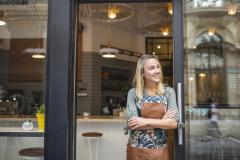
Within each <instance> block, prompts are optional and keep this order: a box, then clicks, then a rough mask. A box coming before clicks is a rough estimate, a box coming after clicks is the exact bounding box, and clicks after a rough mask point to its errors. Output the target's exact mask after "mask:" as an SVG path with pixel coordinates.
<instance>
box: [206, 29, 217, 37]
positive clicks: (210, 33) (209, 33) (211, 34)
mask: <svg viewBox="0 0 240 160" xmlns="http://www.w3.org/2000/svg"><path fill="white" fill-rule="evenodd" d="M214 34H215V29H214V28H210V29H208V35H209V36H213V35H214Z"/></svg>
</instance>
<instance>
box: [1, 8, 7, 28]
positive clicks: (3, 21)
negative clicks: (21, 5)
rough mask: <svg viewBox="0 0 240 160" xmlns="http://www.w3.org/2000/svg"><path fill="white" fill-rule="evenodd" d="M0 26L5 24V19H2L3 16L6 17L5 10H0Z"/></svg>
mask: <svg viewBox="0 0 240 160" xmlns="http://www.w3.org/2000/svg"><path fill="white" fill-rule="evenodd" d="M0 14H1V15H0V26H4V25H6V21H5V20H4V19H5V17H6V12H3V11H2V12H0Z"/></svg>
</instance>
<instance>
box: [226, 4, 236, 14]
mask: <svg viewBox="0 0 240 160" xmlns="http://www.w3.org/2000/svg"><path fill="white" fill-rule="evenodd" d="M227 10H228V15H231V16H232V15H235V14H236V13H237V6H236V5H234V4H229V5H228V7H227Z"/></svg>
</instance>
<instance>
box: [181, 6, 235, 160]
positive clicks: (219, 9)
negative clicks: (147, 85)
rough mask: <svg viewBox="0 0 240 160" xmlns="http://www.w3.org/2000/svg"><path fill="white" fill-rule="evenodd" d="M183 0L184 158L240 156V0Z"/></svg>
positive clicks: (233, 157) (195, 159) (196, 159)
mask: <svg viewBox="0 0 240 160" xmlns="http://www.w3.org/2000/svg"><path fill="white" fill-rule="evenodd" d="M183 2H184V3H185V4H186V8H184V14H185V23H184V27H185V29H184V30H185V37H186V40H185V42H184V43H185V59H184V64H185V65H184V76H185V79H184V80H185V114H186V144H187V145H186V155H187V156H186V159H189V160H193V159H194V160H198V159H199V160H200V159H239V158H240V157H239V152H238V151H239V145H238V143H239V140H240V137H239V135H240V134H239V133H240V129H239V128H240V127H239V126H240V97H239V90H240V85H239V84H240V65H239V60H240V56H239V51H240V46H239V37H238V34H239V32H240V30H239V26H240V23H239V22H238V19H239V14H238V12H237V11H236V10H234V9H235V8H237V7H238V6H239V2H237V1H183ZM235 11H236V12H235Z"/></svg>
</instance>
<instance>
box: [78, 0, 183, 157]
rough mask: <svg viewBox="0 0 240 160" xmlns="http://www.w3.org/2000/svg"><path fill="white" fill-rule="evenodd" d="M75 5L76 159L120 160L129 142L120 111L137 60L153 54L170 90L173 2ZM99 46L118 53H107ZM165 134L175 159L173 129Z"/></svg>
mask: <svg viewBox="0 0 240 160" xmlns="http://www.w3.org/2000/svg"><path fill="white" fill-rule="evenodd" d="M79 2H80V3H79V12H78V19H79V26H80V27H79V29H78V33H77V35H78V42H77V44H78V49H77V56H78V58H77V61H78V62H77V74H76V75H77V84H76V85H77V97H76V101H77V104H76V105H77V109H76V112H77V115H78V116H77V124H76V153H77V154H76V159H78V160H81V159H88V158H91V157H92V158H93V157H95V156H97V157H98V158H99V159H105V160H108V159H115V160H118V159H119V160H124V159H125V158H126V145H127V141H128V136H126V135H124V134H123V128H124V127H125V125H126V118H125V117H124V110H125V107H126V96H127V92H128V90H129V89H130V88H131V87H132V86H131V82H132V80H133V76H134V72H135V67H136V62H137V60H138V58H139V57H140V56H141V55H142V54H155V55H157V56H158V57H159V60H160V62H161V64H162V67H163V72H164V83H165V84H167V85H169V86H171V87H174V75H173V59H174V57H173V52H174V51H173V36H174V35H173V28H172V22H173V4H172V3H176V2H177V1H173V2H172V1H168V2H166V1H164V2H161V1H157V0H156V1H155V2H144V1H134V0H133V1H127V2H128V3H126V1H118V2H123V3H116V1H114V2H115V3H110V2H109V1H108V2H109V3H95V2H98V1H94V0H93V1H84V0H83V1H79ZM124 2H125V3H124ZM180 4H181V3H180ZM177 6H178V7H179V6H180V5H179V4H177ZM179 11H180V10H179ZM176 15H178V13H176V14H175V15H174V16H176ZM178 18H179V17H177V19H178ZM179 22H181V19H180V21H178V22H174V25H176V23H179ZM180 25H181V23H180ZM177 27H178V26H177ZM177 27H175V28H177ZM174 37H175V36H174ZM178 40H179V39H178ZM174 47H175V46H174ZM104 48H108V49H110V48H111V51H114V50H117V53H115V54H114V53H113V52H112V53H111V54H108V55H107V54H106V53H104V52H102V51H103V50H102V49H104ZM181 53H182V52H181ZM176 55H181V54H176ZM168 134H169V151H170V158H171V160H173V159H174V157H175V159H176V158H177V157H178V158H179V157H180V156H181V154H182V153H181V152H180V150H179V151H178V152H177V153H178V154H180V155H178V154H177V156H176V153H175V152H176V151H175V149H174V148H175V147H174V146H177V144H176V143H177V141H176V140H175V136H174V130H171V131H169V133H168ZM91 135H94V136H96V137H97V138H96V137H95V138H89V137H91ZM116 137H117V138H116ZM181 147H182V146H181ZM179 148H180V147H179ZM183 159H184V158H183Z"/></svg>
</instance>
